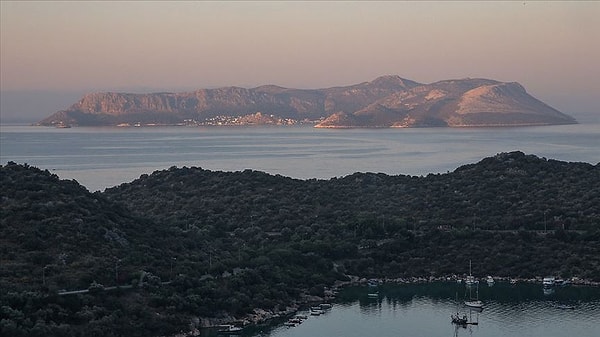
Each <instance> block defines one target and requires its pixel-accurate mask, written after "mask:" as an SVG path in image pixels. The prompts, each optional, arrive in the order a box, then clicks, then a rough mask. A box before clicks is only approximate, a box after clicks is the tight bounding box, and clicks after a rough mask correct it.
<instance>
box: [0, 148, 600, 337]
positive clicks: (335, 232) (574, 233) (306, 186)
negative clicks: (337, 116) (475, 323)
mask: <svg viewBox="0 0 600 337" xmlns="http://www.w3.org/2000/svg"><path fill="white" fill-rule="evenodd" d="M0 173H1V175H0V177H1V187H2V188H1V191H0V210H1V212H0V249H1V257H0V258H1V264H0V291H1V294H0V301H1V307H2V311H1V312H0V313H1V315H2V317H1V322H2V323H1V325H2V326H0V328H1V329H2V330H1V331H2V335H7V336H8V335H10V336H35V335H43V336H54V335H57V336H58V335H61V336H76V335H81V334H83V333H84V332H85V334H86V335H88V336H94V335H98V336H111V335H127V336H136V335H140V336H152V335H165V334H169V333H174V332H178V331H180V330H182V329H183V330H186V329H189V328H190V324H191V325H192V326H196V325H198V324H199V322H200V321H198V320H197V318H198V317H215V316H219V317H221V318H222V319H223V318H227V317H229V318H240V317H244V315H247V314H248V313H250V312H252V311H253V309H254V308H263V309H267V310H275V311H276V310H279V309H281V308H283V307H285V306H288V305H290V304H293V303H295V302H296V301H298V300H300V299H301V298H303V296H304V295H306V294H312V295H322V294H323V291H324V289H325V287H326V286H329V285H332V284H333V283H334V282H335V281H336V280H345V279H346V277H347V276H346V275H358V276H362V277H390V278H396V277H412V276H422V277H428V276H445V275H455V274H457V275H463V274H465V273H467V272H468V264H469V260H472V261H473V270H474V273H475V275H476V276H478V277H482V276H485V275H488V274H490V275H495V276H510V277H526V278H531V277H535V276H543V275H556V276H562V277H579V278H584V279H590V280H597V281H599V280H600V165H599V164H595V165H592V164H587V163H567V162H561V161H556V160H551V159H548V160H547V159H544V158H539V157H536V156H534V155H525V154H523V153H521V152H512V153H502V154H498V155H496V156H493V157H490V158H485V159H483V160H482V161H480V162H478V163H475V164H470V165H465V166H462V167H460V168H458V169H457V170H455V171H454V172H451V173H446V174H430V175H428V176H424V177H416V176H404V175H398V176H390V175H385V174H375V173H355V174H352V175H349V176H346V177H342V178H333V179H329V180H316V179H310V180H297V179H291V178H287V177H283V176H279V175H269V174H266V173H263V172H257V171H251V170H246V171H242V172H215V171H209V170H204V169H201V168H186V167H184V168H176V167H172V168H170V169H168V170H164V171H157V172H154V173H152V174H150V175H143V176H141V177H140V178H139V179H136V180H135V181H132V182H130V183H126V184H122V185H120V186H118V187H114V188H111V189H107V190H106V191H105V192H102V193H100V192H96V193H90V192H88V191H87V190H86V189H85V188H83V187H82V186H80V185H79V184H78V183H77V182H75V181H68V180H60V179H59V178H58V177H57V176H56V175H53V174H51V173H50V172H48V171H42V170H39V169H37V168H35V167H30V166H28V165H21V164H15V163H8V164H7V165H5V166H2V167H0ZM140 281H141V282H140ZM115 285H118V286H119V287H120V288H119V289H117V290H109V289H110V288H109V287H111V286H115ZM88 288H89V289H90V292H88V293H84V294H77V295H65V296H60V295H57V294H58V293H61V290H62V289H66V290H75V289H88ZM103 289H104V290H103Z"/></svg>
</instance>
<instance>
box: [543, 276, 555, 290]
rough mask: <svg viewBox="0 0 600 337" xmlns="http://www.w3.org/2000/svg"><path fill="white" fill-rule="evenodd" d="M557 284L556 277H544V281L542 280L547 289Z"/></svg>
mask: <svg viewBox="0 0 600 337" xmlns="http://www.w3.org/2000/svg"><path fill="white" fill-rule="evenodd" d="M554 283H555V279H554V276H546V277H544V279H543V280H542V285H543V286H544V287H545V288H547V287H553V286H554Z"/></svg>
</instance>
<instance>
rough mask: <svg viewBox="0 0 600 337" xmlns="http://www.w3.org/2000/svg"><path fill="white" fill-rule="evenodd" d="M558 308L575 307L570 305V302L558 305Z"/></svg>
mask: <svg viewBox="0 0 600 337" xmlns="http://www.w3.org/2000/svg"><path fill="white" fill-rule="evenodd" d="M556 307H557V308H558V309H569V310H570V309H575V306H574V305H570V304H559V305H557V306H556Z"/></svg>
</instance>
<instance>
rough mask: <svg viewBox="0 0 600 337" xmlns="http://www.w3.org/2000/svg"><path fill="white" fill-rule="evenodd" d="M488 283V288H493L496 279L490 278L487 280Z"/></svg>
mask: <svg viewBox="0 0 600 337" xmlns="http://www.w3.org/2000/svg"><path fill="white" fill-rule="evenodd" d="M486 281H487V284H488V286H490V287H491V286H493V285H494V278H493V277H491V276H488V277H487V279H486Z"/></svg>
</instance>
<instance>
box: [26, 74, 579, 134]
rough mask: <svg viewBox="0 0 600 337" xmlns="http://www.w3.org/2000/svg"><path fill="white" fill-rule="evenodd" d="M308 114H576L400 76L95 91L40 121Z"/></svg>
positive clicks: (154, 121)
mask: <svg viewBox="0 0 600 337" xmlns="http://www.w3.org/2000/svg"><path fill="white" fill-rule="evenodd" d="M299 121H309V122H313V123H317V121H318V124H316V126H317V127H322V128H348V127H425V126H426V127H431V126H452V127H461V126H515V125H550V124H570V123H575V120H574V119H573V118H571V117H569V116H567V115H565V114H562V113H561V112H559V111H557V110H556V109H553V108H552V107H550V106H548V105H546V104H544V103H543V102H540V101H539V100H537V99H535V98H533V97H532V96H530V95H529V94H528V93H527V92H526V91H525V89H524V88H523V87H522V86H521V85H519V84H518V83H503V82H498V81H494V80H488V79H462V80H447V81H440V82H436V83H432V84H420V83H417V82H414V81H411V80H407V79H403V78H401V77H399V76H382V77H379V78H377V79H375V80H373V81H371V82H363V83H360V84H356V85H351V86H343V87H332V88H325V89H293V88H283V87H279V86H274V85H265V86H260V87H257V88H252V89H246V88H239V87H225V88H218V89H202V90H197V91H194V92H185V93H152V94H130V93H93V94H87V95H85V96H84V97H83V98H82V99H81V100H80V101H79V102H77V103H75V104H73V105H72V106H71V107H69V108H68V109H66V110H63V111H59V112H57V113H55V114H53V115H52V116H50V117H48V118H46V119H44V120H42V121H40V122H39V123H38V124H39V125H48V126H52V125H54V126H64V125H78V126H99V125H175V124H181V125H190V122H191V123H192V124H194V125H198V124H200V125H232V124H234V125H236V124H238V125H248V124H280V125H281V124H286V125H287V124H295V123H296V122H299Z"/></svg>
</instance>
